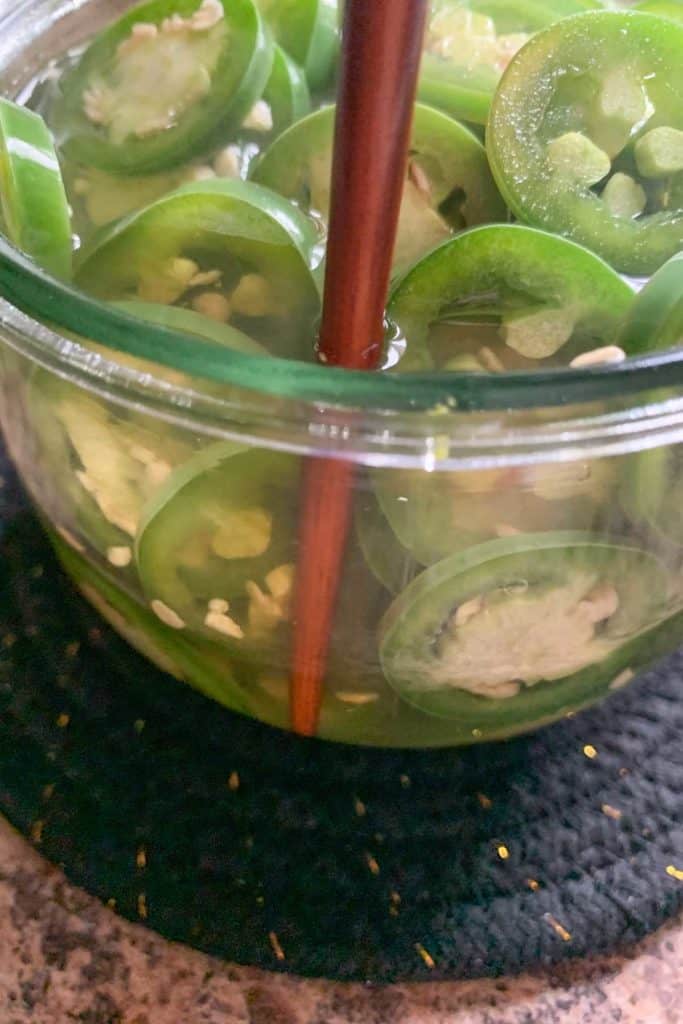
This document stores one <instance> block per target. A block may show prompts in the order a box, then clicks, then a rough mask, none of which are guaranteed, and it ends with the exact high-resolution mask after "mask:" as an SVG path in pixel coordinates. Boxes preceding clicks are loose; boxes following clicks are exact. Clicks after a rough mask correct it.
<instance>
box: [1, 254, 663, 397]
mask: <svg viewBox="0 0 683 1024" xmlns="http://www.w3.org/2000/svg"><path fill="white" fill-rule="evenodd" d="M0 294H2V296H3V297H4V298H5V299H7V301H8V302H10V303H11V304H12V305H14V306H16V307H17V308H18V309H20V310H22V311H23V312H24V313H26V314H28V315H29V316H31V317H33V318H36V319H38V320H41V321H45V322H47V323H49V324H51V325H53V326H54V327H58V328H62V329H65V330H68V331H71V332H74V333H75V334H78V335H80V336H81V337H85V338H88V339H90V340H92V341H94V342H99V343H100V344H102V345H105V346H106V347H107V348H109V349H112V350H114V351H117V352H121V353H124V354H126V355H129V356H134V357H137V358H139V359H145V360H148V361H150V362H154V363H158V364H159V365H160V366H163V367H167V368H168V369H172V370H176V371H180V372H181V373H185V374H187V375H188V376H190V377H193V378H201V379H204V380H207V381H211V382H213V383H214V384H224V385H233V386H236V387H239V388H244V389H246V390H251V391H255V392H258V393H261V394H269V395H271V396H274V397H279V398H284V399H291V400H298V401H303V402H309V403H325V404H332V405H335V406H337V407H341V408H346V409H348V410H354V409H355V410H374V411H381V410H384V411H387V412H392V411H394V412H410V411H415V412H420V411H422V412H424V411H429V410H440V409H444V410H447V411H456V410H457V411H459V412H472V411H504V410H510V409H514V410H522V409H539V408H548V407H552V406H567V405H574V404H582V403H586V402H591V401H600V400H606V399H610V398H613V397H615V395H621V396H626V395H635V394H637V393H638V392H642V391H646V390H651V389H652V390H654V389H658V388H667V387H669V388H670V387H676V386H679V385H682V384H683V352H682V351H679V350H668V351H662V352H655V353H650V354H648V355H644V356H638V357H634V358H631V359H627V360H626V361H625V362H623V363H620V364H618V365H606V366H597V367H592V368H587V369H574V370H572V369H554V370H542V371H540V370H536V371H534V372H532V373H518V372H515V373H507V374H505V375H504V376H503V375H495V374H473V373H468V374H458V373H406V374H398V373H367V372H363V371H357V370H345V369H340V368H338V367H330V366H320V365H317V364H314V363H304V362H300V361H297V360H287V359H281V358H278V357H275V356H272V357H269V358H268V359H267V360H264V359H263V358H262V357H259V356H250V355H245V354H242V353H236V352H227V351H226V349H225V348H224V347H223V346H221V345H217V344H215V343H213V342H209V341H205V342H204V341H202V342H201V344H199V345H198V344H197V340H196V339H192V338H190V337H189V336H187V335H183V334H180V333H178V332H176V331H172V330H169V329H168V328H165V327H160V326H158V325H156V324H151V323H145V322H143V321H140V320H138V319H136V318H134V317H131V316H130V315H128V314H127V313H123V312H121V311H119V310H117V309H114V308H112V307H109V306H107V305H105V304H104V303H101V302H98V301H96V300H94V299H92V298H90V297H89V296H87V295H85V294H83V293H82V292H79V291H77V290H76V289H75V288H73V287H71V286H69V285H66V284H63V283H61V282H59V281H57V280H55V279H54V278H52V277H50V276H49V275H48V274H46V273H45V272H44V271H42V270H41V269H40V268H39V267H37V266H36V265H35V264H34V263H33V262H32V261H31V260H30V259H28V258H27V257H26V256H24V255H23V254H22V253H20V252H19V251H18V250H16V249H14V248H13V247H12V246H11V245H10V244H9V243H8V242H7V241H6V240H5V239H3V238H0Z"/></svg>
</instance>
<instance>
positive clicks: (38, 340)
mask: <svg viewBox="0 0 683 1024" xmlns="http://www.w3.org/2000/svg"><path fill="white" fill-rule="evenodd" d="M135 323H136V325H137V321H135ZM164 333H166V332H164ZM3 344H4V345H6V346H8V347H9V348H11V349H13V350H14V351H16V352H17V353H19V354H20V355H21V356H22V357H23V358H26V359H28V360H30V361H31V362H32V363H34V364H37V365H39V366H41V367H43V368H44V369H46V370H48V371H49V372H51V373H54V374H55V375H56V376H59V377H60V378H62V379H63V380H67V381H70V382H71V383H73V385H74V386H75V387H81V388H84V389H85V390H87V391H88V392H89V393H91V394H94V395H96V396H98V397H99V398H101V399H102V400H104V401H107V402H109V403H112V404H114V405H117V406H119V407H122V408H127V409H130V410H134V411H136V412H138V413H140V412H143V413H145V414H147V415H150V416H152V417H154V418H158V419H160V420H163V421H165V422H168V423H171V424H174V425H176V426H180V427H183V428H185V429H187V430H190V431H193V432H195V433H198V434H201V435H204V436H206V437H212V438H216V439H223V440H232V441H238V442H240V443H246V444H253V445H256V446H267V447H268V448H272V449H276V450H281V451H286V452H292V453H295V454H299V455H318V456H324V457H327V458H338V459H344V460H348V461H353V462H355V463H358V464H361V465H366V466H372V467H377V468H382V467H394V468H397V467H400V468H414V469H422V470H428V471H435V470H436V471H443V470H462V469H482V468H501V467H510V466H522V465H530V464H533V463H548V462H565V461H573V460H576V459H585V458H598V457H603V456H604V457H608V456H615V455H620V454H625V453H629V452H634V451H641V450H643V449H646V448H654V447H657V446H661V445H667V444H676V443H680V442H683V396H681V397H679V396H676V395H673V396H672V395H671V389H670V388H669V389H668V391H667V393H666V394H664V393H662V392H659V393H656V394H647V395H643V396H642V399H643V400H642V401H641V402H639V403H633V402H632V401H630V400H629V399H622V398H621V397H620V396H617V398H616V399H613V401H612V402H611V403H610V405H608V406H607V405H604V404H603V405H600V406H597V407H596V405H595V403H585V402H584V403H581V404H578V405H574V406H571V407H570V406H565V407H562V408H561V409H559V410H550V411H549V410H548V409H547V408H546V409H543V410H542V411H540V412H539V411H535V410H533V409H532V410H527V409H523V410H517V411H515V410H506V411H505V412H504V413H495V414H493V413H491V412H475V411H468V412H465V411H463V410H460V409H451V408H447V407H441V408H439V409H437V410H435V409H434V408H432V409H428V410H427V411H420V410H418V409H415V408H411V409H410V411H409V412H407V413H406V412H405V411H388V410H382V409H376V408H374V407H371V408H370V409H366V410H363V409H350V408H349V407H348V406H339V405H336V404H325V403H324V402H321V401H316V402H313V403H311V402H306V401H296V400H292V399H290V398H287V399H282V398H280V399H273V397H272V396H271V395H270V394H269V393H268V392H267V391H266V392H264V391H263V389H259V390H256V389H244V388H241V387H239V386H235V385H231V386H228V387H225V389H224V392H222V393H221V395H220V397H215V396H213V395H210V394H207V393H206V392H203V391H197V390H193V387H192V385H193V383H194V382H193V381H191V380H188V386H187V387H185V386H178V385H176V384H172V383H169V382H168V381H165V380H164V379H163V378H162V377H159V376H153V375H151V374H150V373H147V372H145V371H141V370H138V369H135V368H132V367H130V366H126V365H123V364H121V363H119V362H115V361H113V360H111V359H109V358H108V357H107V356H106V355H103V354H101V353H100V352H94V351H93V350H92V349H90V348H88V347H86V345H84V344H80V343H79V342H78V341H74V340H71V339H68V338H65V337H63V336H62V335H60V334H58V333H55V331H54V330H51V329H50V328H49V327H47V326H45V325H44V324H42V323H40V322H36V321H35V320H33V319H32V318H31V317H30V316H28V315H26V314H24V313H21V312H19V311H18V310H17V309H16V308H15V307H14V306H12V305H9V304H8V303H7V302H5V301H3V300H0V345H3ZM221 351H223V350H221ZM323 372H325V371H323Z"/></svg>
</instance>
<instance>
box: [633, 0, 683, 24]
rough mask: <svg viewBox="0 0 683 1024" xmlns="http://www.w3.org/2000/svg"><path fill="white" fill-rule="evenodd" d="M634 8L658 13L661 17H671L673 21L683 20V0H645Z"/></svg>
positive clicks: (648, 12)
mask: <svg viewBox="0 0 683 1024" xmlns="http://www.w3.org/2000/svg"><path fill="white" fill-rule="evenodd" d="M634 10H636V11H644V12H645V13H646V14H657V15H658V16H659V17H660V18H670V19H672V20H673V21H683V3H681V0H644V2H643V3H640V4H636V6H635V7H634Z"/></svg>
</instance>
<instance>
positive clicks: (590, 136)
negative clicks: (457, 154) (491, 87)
mask: <svg viewBox="0 0 683 1024" xmlns="http://www.w3.org/2000/svg"><path fill="white" fill-rule="evenodd" d="M682 55H683V25H677V24H675V23H673V22H671V21H668V20H665V19H663V18H658V17H656V16H655V15H651V14H643V13H640V12H624V11H599V12H588V13H585V14H579V15H576V16H574V17H572V18H565V19H563V20H562V21H559V22H558V23H557V24H556V25H553V26H552V27H551V28H548V29H545V30H544V31H542V32H539V33H538V34H537V35H536V36H534V37H533V38H532V39H531V40H530V42H529V43H528V44H527V45H526V46H525V47H524V48H523V50H522V51H520V53H519V54H518V55H517V56H516V57H515V58H514V59H513V60H512V61H511V63H510V65H509V66H508V69H507V71H506V72H505V75H504V76H503V78H502V80H501V82H500V85H499V87H498V90H497V92H496V95H495V98H494V101H493V104H492V107H491V116H490V119H489V124H488V131H487V149H488V153H489V160H490V163H491V169H492V170H493V173H494V176H495V178H496V181H497V182H498V185H499V187H500V189H501V192H502V193H503V195H504V197H505V199H506V200H507V202H508V205H509V206H510V208H511V209H512V211H513V213H514V214H515V215H516V216H517V217H519V218H520V219H521V220H523V221H526V222H527V223H529V224H533V225H536V226H538V227H542V228H546V229H547V230H549V231H554V232H557V233H558V234H561V235H567V236H568V237H570V238H572V239H574V240H575V241H577V242H580V243H582V244H583V245H586V246H588V247H589V248H591V249H593V250H594V251H595V252H596V253H598V254H600V255H601V256H603V257H604V258H605V259H606V260H608V261H609V262H610V263H611V264H612V266H614V267H615V268H616V269H618V270H621V271H623V272H624V273H627V274H633V275H647V274H651V273H653V272H654V271H655V270H656V269H657V268H658V267H659V266H661V264H662V263H664V262H665V260H667V259H668V258H669V257H670V256H673V255H674V254H675V253H676V252H678V251H679V250H680V249H681V248H682V247H683V205H682V204H683V187H681V182H683V106H682V105H681V102H680V97H681V95H683V60H682V59H681V58H682Z"/></svg>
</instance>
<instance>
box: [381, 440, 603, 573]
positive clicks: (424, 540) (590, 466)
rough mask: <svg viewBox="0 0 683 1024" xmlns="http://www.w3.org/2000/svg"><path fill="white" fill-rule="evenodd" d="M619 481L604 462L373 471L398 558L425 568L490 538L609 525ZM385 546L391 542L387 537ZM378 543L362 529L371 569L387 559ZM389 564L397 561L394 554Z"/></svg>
mask: <svg viewBox="0 0 683 1024" xmlns="http://www.w3.org/2000/svg"><path fill="white" fill-rule="evenodd" d="M617 479H618V473H617V468H616V466H615V465H614V463H613V462H612V461H610V460H607V459H601V460H599V459H593V460H588V459H582V460H578V461H576V462H568V463H558V464H556V465H555V464H547V463H546V464H541V465H532V466H525V467H520V468H511V469H504V470H503V469H488V470H461V471H459V472H436V473H430V474H425V473H424V472H421V471H417V470H397V469H391V470H390V469H378V470H374V471H373V474H372V482H373V485H374V488H375V494H376V496H377V501H378V504H379V507H380V509H381V511H382V513H383V514H384V516H385V517H386V520H387V522H388V524H389V525H390V526H391V529H392V531H393V532H394V534H395V535H396V538H397V540H398V541H399V543H400V544H401V545H402V547H403V549H404V556H403V562H404V563H405V559H406V557H407V555H406V553H407V552H409V553H410V555H412V557H413V558H414V559H415V560H416V561H417V562H418V563H419V564H421V565H423V566H424V565H431V564H432V563H434V562H437V561H439V560H441V559H443V558H446V557H447V556H448V555H452V554H455V553H456V552H457V551H462V550H464V549H466V548H470V547H473V546H474V545H477V544H482V543H483V542H484V541H488V540H492V539H493V538H495V537H502V538H504V537H510V536H515V535H517V534H520V533H537V532H538V533H540V532H543V531H550V530H572V529H573V530H577V529H579V530H580V529H586V530H588V529H592V530H596V529H605V530H607V529H609V527H610V524H611V518H612V498H613V495H614V492H615V490H616V486H617ZM385 531H386V525H385ZM383 543H384V546H386V545H388V544H389V541H388V540H387V538H386V535H385V538H384V542H383ZM380 545H382V535H381V533H380V526H379V524H377V527H376V531H375V534H374V536H373V537H371V536H369V535H368V534H367V532H366V534H365V537H364V546H363V550H364V552H365V554H366V558H367V560H368V564H370V565H371V566H373V565H378V564H384V563H383V556H382V555H380V554H379V553H378V550H377V549H378V547H380ZM380 550H381V548H380ZM392 561H393V564H394V565H395V566H398V565H401V564H402V563H401V560H400V559H399V558H398V557H396V556H394V558H393V560H392Z"/></svg>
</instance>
